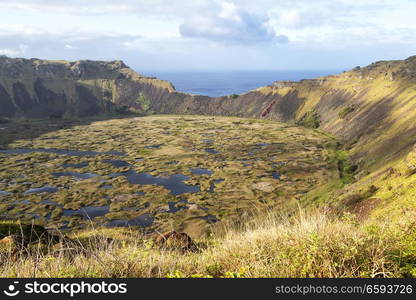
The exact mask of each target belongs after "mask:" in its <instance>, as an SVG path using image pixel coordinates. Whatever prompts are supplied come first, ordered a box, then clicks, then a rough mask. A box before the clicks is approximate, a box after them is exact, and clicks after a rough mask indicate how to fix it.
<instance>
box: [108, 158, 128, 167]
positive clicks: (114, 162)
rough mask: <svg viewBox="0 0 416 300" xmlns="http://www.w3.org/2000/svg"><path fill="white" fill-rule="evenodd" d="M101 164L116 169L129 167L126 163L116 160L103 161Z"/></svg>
mask: <svg viewBox="0 0 416 300" xmlns="http://www.w3.org/2000/svg"><path fill="white" fill-rule="evenodd" d="M102 162H103V163H107V164H112V165H113V166H114V167H117V168H123V167H128V166H130V164H129V163H128V162H126V161H124V160H118V159H104V160H103V161H102Z"/></svg>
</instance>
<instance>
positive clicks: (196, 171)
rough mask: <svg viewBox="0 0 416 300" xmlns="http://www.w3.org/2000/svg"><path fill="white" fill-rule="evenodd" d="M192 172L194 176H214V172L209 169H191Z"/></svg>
mask: <svg viewBox="0 0 416 300" xmlns="http://www.w3.org/2000/svg"><path fill="white" fill-rule="evenodd" d="M190 171H191V172H192V174H196V175H204V174H206V175H212V171H211V170H208V169H204V168H191V169H190Z"/></svg>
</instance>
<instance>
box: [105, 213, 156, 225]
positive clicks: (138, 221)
mask: <svg viewBox="0 0 416 300" xmlns="http://www.w3.org/2000/svg"><path fill="white" fill-rule="evenodd" d="M153 222H154V218H153V217H152V216H151V215H150V214H143V215H141V216H138V217H136V218H134V219H131V220H112V221H110V222H108V223H107V224H105V226H106V227H129V226H139V227H149V226H152V225H153Z"/></svg>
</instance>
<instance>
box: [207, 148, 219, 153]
mask: <svg viewBox="0 0 416 300" xmlns="http://www.w3.org/2000/svg"><path fill="white" fill-rule="evenodd" d="M204 151H205V152H208V153H211V154H218V151H217V150H215V149H214V148H206V149H205V150H204Z"/></svg>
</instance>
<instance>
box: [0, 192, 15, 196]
mask: <svg viewBox="0 0 416 300" xmlns="http://www.w3.org/2000/svg"><path fill="white" fill-rule="evenodd" d="M11 194H12V193H10V192H6V191H0V196H9V195H11Z"/></svg>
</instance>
